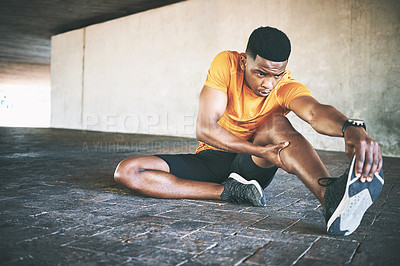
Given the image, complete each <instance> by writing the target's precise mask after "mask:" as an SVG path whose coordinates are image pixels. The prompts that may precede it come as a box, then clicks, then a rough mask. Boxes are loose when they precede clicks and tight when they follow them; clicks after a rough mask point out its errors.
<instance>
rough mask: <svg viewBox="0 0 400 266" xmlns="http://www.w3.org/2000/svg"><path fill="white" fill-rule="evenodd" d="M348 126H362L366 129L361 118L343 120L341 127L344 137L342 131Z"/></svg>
mask: <svg viewBox="0 0 400 266" xmlns="http://www.w3.org/2000/svg"><path fill="white" fill-rule="evenodd" d="M348 126H352V127H363V128H364V129H365V130H367V126H366V125H365V122H364V121H362V120H358V119H347V120H346V122H344V124H343V127H342V133H343V137H344V131H345V130H346V128H347V127H348Z"/></svg>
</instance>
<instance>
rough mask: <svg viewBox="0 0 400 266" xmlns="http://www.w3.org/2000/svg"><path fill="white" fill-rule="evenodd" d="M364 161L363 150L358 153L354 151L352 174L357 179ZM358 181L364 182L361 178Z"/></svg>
mask: <svg viewBox="0 0 400 266" xmlns="http://www.w3.org/2000/svg"><path fill="white" fill-rule="evenodd" d="M364 160H365V153H364V150H358V151H357V150H356V164H355V167H354V168H355V170H354V172H355V174H356V177H357V178H360V177H361V174H362V169H363V166H364ZM360 180H361V181H364V182H365V180H363V178H361V179H360Z"/></svg>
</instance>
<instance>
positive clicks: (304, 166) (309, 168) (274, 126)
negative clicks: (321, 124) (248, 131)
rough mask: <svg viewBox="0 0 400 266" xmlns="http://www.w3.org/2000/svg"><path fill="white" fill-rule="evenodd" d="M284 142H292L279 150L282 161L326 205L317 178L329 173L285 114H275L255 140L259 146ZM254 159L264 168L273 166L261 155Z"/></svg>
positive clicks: (323, 191) (322, 189)
mask: <svg viewBox="0 0 400 266" xmlns="http://www.w3.org/2000/svg"><path fill="white" fill-rule="evenodd" d="M284 141H289V142H290V145H289V146H288V147H287V148H285V149H283V150H282V151H281V152H280V157H281V160H282V162H283V164H284V165H285V166H286V167H287V168H288V169H289V172H290V173H291V174H295V175H297V176H298V177H299V178H300V179H301V181H303V183H304V184H305V185H306V186H307V187H308V188H309V189H310V190H311V192H312V193H313V194H314V195H315V196H316V197H317V198H318V200H319V201H320V202H321V204H322V205H324V194H325V188H324V187H322V186H320V185H319V184H318V179H319V178H321V177H329V176H330V175H329V173H328V171H327V170H326V168H325V166H324V165H323V163H322V162H321V159H320V158H319V156H318V154H317V152H316V151H315V150H314V148H313V147H312V146H311V144H310V143H309V142H308V141H307V140H306V139H305V138H304V137H303V136H302V135H301V134H300V133H298V132H297V131H296V130H295V129H294V128H293V127H292V125H291V124H290V122H289V120H288V119H287V118H286V117H284V116H274V117H273V119H272V120H270V121H269V122H267V123H266V124H265V125H264V126H263V127H262V128H261V129H260V130H259V132H258V133H257V135H256V137H255V139H254V143H255V144H257V145H267V144H278V143H281V142H284ZM252 158H253V161H254V162H255V163H256V164H257V165H259V166H261V167H264V168H266V167H271V166H272V164H271V163H270V162H267V161H265V160H263V159H261V158H258V157H255V156H252Z"/></svg>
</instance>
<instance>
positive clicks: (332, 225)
mask: <svg viewBox="0 0 400 266" xmlns="http://www.w3.org/2000/svg"><path fill="white" fill-rule="evenodd" d="M355 160H356V158H355V156H354V157H353V160H352V162H351V165H350V171H349V175H348V177H347V183H346V191H345V193H344V195H343V198H342V200H341V201H340V203H339V205H338V207H337V208H336V210H335V212H334V213H333V214H332V216H331V218H330V219H329V220H328V223H327V232H328V235H331V236H347V235H350V234H351V233H353V232H354V231H355V230H356V229H357V227H358V226H359V225H360V223H361V220H362V218H363V216H364V213H365V212H366V211H367V209H368V208H369V207H370V206H371V205H372V203H373V202H374V201H375V200H376V199H377V198H378V196H379V194H380V193H381V190H382V187H383V184H384V177H383V172H382V170H381V172H380V173H379V174H375V178H373V179H372V181H371V182H365V183H362V182H361V181H359V179H358V178H356V177H355V175H354V164H355Z"/></svg>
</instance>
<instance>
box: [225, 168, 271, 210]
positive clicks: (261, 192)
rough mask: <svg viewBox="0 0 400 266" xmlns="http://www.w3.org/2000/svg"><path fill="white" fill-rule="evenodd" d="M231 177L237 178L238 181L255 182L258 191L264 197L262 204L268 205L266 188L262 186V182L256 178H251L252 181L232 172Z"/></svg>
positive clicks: (244, 182)
mask: <svg viewBox="0 0 400 266" xmlns="http://www.w3.org/2000/svg"><path fill="white" fill-rule="evenodd" d="M229 177H231V178H233V179H235V180H236V181H238V182H240V183H242V184H253V185H254V186H255V187H256V188H257V190H258V193H260V196H261V197H262V199H261V204H262V206H266V205H267V203H266V202H267V200H266V198H265V194H264V190H263V189H262V187H261V186H260V184H259V183H258V182H257V181H256V180H250V181H249V180H246V179H244V178H243V177H242V176H240V175H239V174H237V173H231V174H230V175H229Z"/></svg>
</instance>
